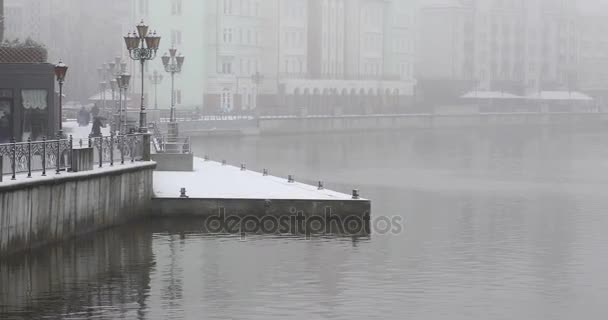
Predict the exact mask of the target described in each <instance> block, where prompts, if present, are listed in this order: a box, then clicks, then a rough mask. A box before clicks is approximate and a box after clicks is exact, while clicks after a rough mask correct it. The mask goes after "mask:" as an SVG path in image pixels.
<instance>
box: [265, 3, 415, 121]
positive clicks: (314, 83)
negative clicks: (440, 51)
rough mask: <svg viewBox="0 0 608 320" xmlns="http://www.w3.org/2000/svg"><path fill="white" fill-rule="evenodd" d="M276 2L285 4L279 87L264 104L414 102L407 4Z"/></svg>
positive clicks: (322, 109) (343, 108)
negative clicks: (272, 97) (412, 100)
mask: <svg viewBox="0 0 608 320" xmlns="http://www.w3.org/2000/svg"><path fill="white" fill-rule="evenodd" d="M279 3H281V4H283V5H284V6H283V7H280V8H278V9H277V10H278V12H279V14H277V16H278V17H281V18H282V19H281V18H279V20H280V21H279V22H278V23H276V24H278V25H279V30H280V32H279V34H280V35H281V37H280V38H281V39H280V41H279V50H278V52H279V53H280V57H279V59H278V61H277V65H276V67H275V69H276V70H278V71H279V72H278V73H276V75H277V79H276V80H275V81H274V82H276V84H277V86H276V89H277V92H276V94H275V95H274V96H275V97H276V98H275V101H272V100H271V99H267V100H266V101H267V103H266V106H272V105H275V106H276V107H277V108H279V109H280V108H286V109H293V108H296V109H302V108H303V109H306V110H307V112H316V113H321V114H327V113H332V112H333V113H340V112H347V113H348V112H350V111H349V109H352V110H353V111H354V110H357V112H361V111H365V112H374V110H378V109H382V108H384V109H388V108H392V109H396V108H399V107H404V106H406V105H407V104H408V103H409V102H410V99H411V97H412V95H413V87H414V80H413V76H412V73H411V69H412V63H413V61H412V57H413V54H412V51H411V50H412V47H413V34H412V25H413V23H412V21H413V20H412V19H411V13H412V12H413V10H412V8H411V7H410V6H409V5H407V4H404V3H401V2H400V1H380V0H349V1H344V0H330V1H321V0H309V1H293V0H292V1H281V2H279ZM294 6H295V7H296V8H297V7H298V6H299V7H301V8H302V9H301V10H294V9H292V7H294ZM290 10H293V13H291V14H290ZM275 12H276V11H275ZM401 18H405V19H401ZM283 21H284V22H283ZM269 48H270V47H269ZM268 56H270V54H269V55H268ZM275 56H276V55H275ZM277 111H278V112H280V110H277Z"/></svg>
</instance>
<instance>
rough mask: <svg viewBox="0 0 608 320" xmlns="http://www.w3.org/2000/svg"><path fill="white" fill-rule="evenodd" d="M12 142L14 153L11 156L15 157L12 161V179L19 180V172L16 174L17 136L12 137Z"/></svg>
mask: <svg viewBox="0 0 608 320" xmlns="http://www.w3.org/2000/svg"><path fill="white" fill-rule="evenodd" d="M11 143H12V144H13V149H12V151H13V154H12V155H11V157H12V158H13V159H12V160H13V161H12V163H11V171H12V172H13V176H12V177H11V180H17V174H16V169H17V167H16V165H17V141H16V140H15V138H12V139H11Z"/></svg>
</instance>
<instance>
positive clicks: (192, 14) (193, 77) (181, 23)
mask: <svg viewBox="0 0 608 320" xmlns="http://www.w3.org/2000/svg"><path fill="white" fill-rule="evenodd" d="M131 1H132V8H131V18H130V26H129V28H130V29H127V30H130V31H133V30H134V28H135V25H136V24H138V23H139V22H140V21H141V20H142V19H143V20H144V22H145V23H146V24H148V25H149V26H150V31H156V32H158V34H159V35H160V36H161V37H162V38H161V42H160V49H159V50H158V54H157V57H156V59H154V60H152V61H150V62H147V63H146V67H145V70H144V84H145V86H146V89H145V97H146V98H145V101H146V106H147V108H148V109H153V108H154V107H155V106H156V105H157V104H158V106H159V108H160V109H168V108H170V106H171V74H170V73H167V72H165V69H164V66H163V64H162V61H161V59H160V58H161V56H162V55H164V54H165V53H168V51H169V49H170V48H176V49H177V50H178V54H182V55H184V56H185V62H184V66H183V69H182V71H181V72H180V73H177V74H176V75H175V88H174V90H175V92H174V97H175V104H176V107H177V108H179V107H189V108H193V107H197V106H201V105H202V104H203V98H204V94H203V91H204V88H205V83H206V76H205V74H206V61H205V59H206V58H207V56H208V54H207V48H206V47H205V42H206V35H207V34H206V33H205V32H204V30H205V28H206V26H205V23H206V20H205V19H204V17H205V12H206V9H207V8H206V5H207V2H208V1H197V0H164V1H156V0H131ZM126 32H128V31H125V33H126ZM123 50H126V49H123ZM154 71H157V72H159V73H161V74H163V81H162V82H161V83H160V84H159V85H158V86H157V87H156V90H157V92H156V93H155V92H154V90H155V87H154V84H153V83H152V80H151V79H150V76H151V75H152V74H153V73H154ZM132 74H133V80H132V82H133V83H132V92H134V93H135V94H137V95H140V94H141V68H140V65H139V62H133V63H132ZM155 100H157V101H155Z"/></svg>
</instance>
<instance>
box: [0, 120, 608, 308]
mask: <svg viewBox="0 0 608 320" xmlns="http://www.w3.org/2000/svg"><path fill="white" fill-rule="evenodd" d="M194 150H195V152H196V153H197V154H198V155H200V156H202V155H204V154H208V155H209V156H210V157H211V158H212V159H216V160H222V159H226V160H228V162H229V163H233V164H240V163H242V162H244V163H247V166H248V168H252V169H256V170H261V169H263V168H267V169H270V171H271V174H275V175H279V176H285V177H286V176H287V175H288V174H293V175H295V177H296V179H298V180H299V181H305V182H311V183H315V182H316V181H317V180H323V181H324V182H325V185H326V186H327V187H328V188H330V189H336V190H339V191H343V192H350V190H352V189H353V188H358V189H360V190H361V193H362V195H363V196H364V197H367V198H370V199H372V200H373V216H374V217H376V218H377V217H380V216H386V217H395V216H398V217H401V218H402V219H403V230H402V231H401V232H399V233H398V234H387V235H378V234H374V233H373V232H372V234H371V235H370V236H369V237H356V238H350V237H346V236H343V235H327V236H323V237H313V238H312V239H310V238H309V239H307V238H303V237H297V236H274V235H255V236H248V237H247V238H245V239H242V238H241V237H236V236H215V235H208V234H205V233H204V232H202V231H201V230H202V228H201V223H200V221H198V220H196V219H188V220H171V221H169V220H154V221H146V222H139V223H134V224H132V225H128V226H124V227H120V228H117V229H113V230H109V231H105V232H101V233H98V234H96V235H92V236H89V237H86V238H83V239H78V240H77V241H71V242H68V243H66V244H62V245H59V246H55V247H52V248H46V249H43V250H38V251H36V252H34V253H32V254H30V255H24V256H19V257H13V258H11V259H9V260H5V261H0V319H13V318H14V319H22V318H23V319H25V318H49V319H56V318H67V319H349V320H350V319H574V318H580V319H604V318H605V316H606V315H607V314H608V305H607V304H606V303H605V300H606V297H608V268H607V267H608V256H607V255H606V252H607V249H608V237H607V236H606V235H605V232H606V230H607V228H608V213H607V212H608V197H607V195H608V188H607V186H608V139H607V136H606V132H605V130H602V129H601V128H595V129H594V128H587V129H572V128H545V129H540V128H509V129H507V128H505V129H484V130H482V129H458V130H442V131H403V132H384V133H360V134H336V135H329V136H321V135H304V136H302V135H300V136H276V137H247V138H236V137H234V138H204V139H197V140H196V141H195V146H194Z"/></svg>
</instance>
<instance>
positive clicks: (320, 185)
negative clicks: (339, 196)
mask: <svg viewBox="0 0 608 320" xmlns="http://www.w3.org/2000/svg"><path fill="white" fill-rule="evenodd" d="M323 189H325V186H324V185H323V181H319V190H323Z"/></svg>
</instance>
